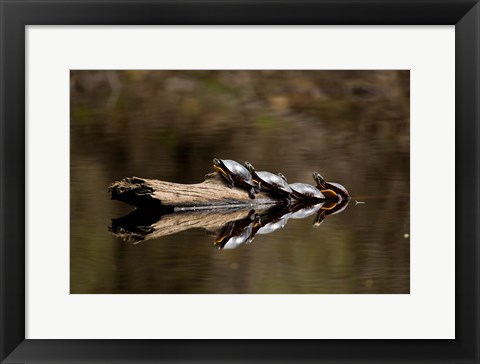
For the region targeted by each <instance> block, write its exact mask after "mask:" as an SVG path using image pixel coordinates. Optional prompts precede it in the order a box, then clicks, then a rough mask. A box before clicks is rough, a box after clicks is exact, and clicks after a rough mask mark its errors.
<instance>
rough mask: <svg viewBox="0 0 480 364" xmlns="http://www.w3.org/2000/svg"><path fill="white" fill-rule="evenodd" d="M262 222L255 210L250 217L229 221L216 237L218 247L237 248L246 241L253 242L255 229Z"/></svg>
mask: <svg viewBox="0 0 480 364" xmlns="http://www.w3.org/2000/svg"><path fill="white" fill-rule="evenodd" d="M259 224H260V217H259V216H258V215H257V214H255V213H254V212H253V213H251V214H250V215H249V217H247V218H245V219H241V220H236V221H231V222H229V223H228V224H227V225H226V226H225V228H224V229H223V230H222V232H221V233H220V235H219V236H218V237H217V239H215V247H216V248H217V249H235V248H238V247H239V246H240V245H242V244H245V243H247V244H248V243H251V242H252V240H253V238H254V235H255V234H254V233H253V230H254V229H255V228H256V227H257V226H258V225H259Z"/></svg>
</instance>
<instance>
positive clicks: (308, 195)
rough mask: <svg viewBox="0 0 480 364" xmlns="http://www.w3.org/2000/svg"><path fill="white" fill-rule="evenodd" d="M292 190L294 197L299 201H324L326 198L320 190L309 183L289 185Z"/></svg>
mask: <svg viewBox="0 0 480 364" xmlns="http://www.w3.org/2000/svg"><path fill="white" fill-rule="evenodd" d="M289 186H290V188H291V189H292V196H293V197H294V198H296V199H297V200H305V199H318V200H324V199H325V196H324V195H323V193H321V192H320V190H319V189H318V188H317V187H315V186H312V185H309V184H307V183H292V184H290V185H289Z"/></svg>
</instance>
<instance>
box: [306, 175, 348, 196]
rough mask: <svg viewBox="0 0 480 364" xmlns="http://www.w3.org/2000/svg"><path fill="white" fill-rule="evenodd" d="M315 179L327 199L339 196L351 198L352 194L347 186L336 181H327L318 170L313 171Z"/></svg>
mask: <svg viewBox="0 0 480 364" xmlns="http://www.w3.org/2000/svg"><path fill="white" fill-rule="evenodd" d="M313 179H314V180H315V182H316V183H317V187H318V188H319V189H320V191H322V193H323V194H324V195H325V197H326V198H327V199H338V197H340V198H342V199H343V200H348V199H350V195H349V193H348V191H347V189H346V188H345V187H343V186H342V185H341V184H340V183H335V182H326V181H325V179H324V178H323V177H322V175H321V174H320V173H318V172H313Z"/></svg>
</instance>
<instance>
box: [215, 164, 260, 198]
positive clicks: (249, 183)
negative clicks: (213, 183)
mask: <svg viewBox="0 0 480 364" xmlns="http://www.w3.org/2000/svg"><path fill="white" fill-rule="evenodd" d="M213 167H214V168H215V169H216V170H217V172H218V173H220V174H221V175H222V176H223V177H224V178H225V179H226V180H227V182H228V185H229V186H230V188H233V186H235V185H238V186H242V187H245V188H247V190H248V194H249V195H250V198H255V191H259V190H260V186H259V185H258V184H255V182H253V179H252V175H251V174H250V172H249V171H248V169H246V168H245V167H244V166H242V165H241V164H240V163H237V162H235V161H232V160H230V159H217V158H214V159H213Z"/></svg>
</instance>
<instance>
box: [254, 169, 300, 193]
mask: <svg viewBox="0 0 480 364" xmlns="http://www.w3.org/2000/svg"><path fill="white" fill-rule="evenodd" d="M253 173H254V174H255V177H257V178H258V180H259V182H260V183H261V186H262V187H265V188H266V189H268V190H272V191H282V192H285V193H287V194H290V193H291V192H292V189H291V188H290V186H289V185H288V183H287V182H285V180H284V179H283V178H281V177H280V176H278V175H276V174H274V173H270V172H266V171H262V172H257V171H255V172H253Z"/></svg>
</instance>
